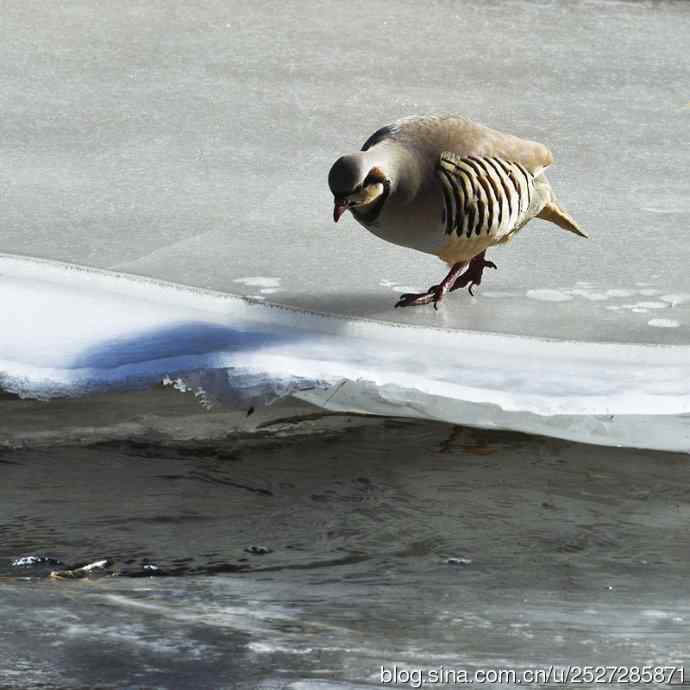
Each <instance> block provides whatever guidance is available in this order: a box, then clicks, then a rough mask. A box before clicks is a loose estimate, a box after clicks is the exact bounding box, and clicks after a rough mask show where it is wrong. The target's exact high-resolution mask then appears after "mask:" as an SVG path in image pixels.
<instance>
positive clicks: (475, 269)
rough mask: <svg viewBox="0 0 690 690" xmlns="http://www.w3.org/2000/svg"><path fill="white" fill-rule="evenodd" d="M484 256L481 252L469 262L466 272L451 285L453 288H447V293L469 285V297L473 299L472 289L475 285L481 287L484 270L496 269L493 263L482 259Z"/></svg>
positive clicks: (484, 252)
mask: <svg viewBox="0 0 690 690" xmlns="http://www.w3.org/2000/svg"><path fill="white" fill-rule="evenodd" d="M485 254H486V251H483V252H482V253H481V254H477V256H475V257H474V258H473V259H472V261H470V265H469V266H468V267H467V270H466V271H465V272H464V273H463V274H462V275H461V276H460V277H459V278H458V279H457V280H456V281H455V283H453V286H452V287H451V288H449V290H448V292H453V290H458V289H459V288H463V287H465V286H466V285H469V288H468V290H469V291H470V295H472V297H474V293H473V292H472V288H473V287H474V286H475V285H481V283H482V273H484V269H485V268H496V264H495V263H494V262H493V261H486V259H484V255H485Z"/></svg>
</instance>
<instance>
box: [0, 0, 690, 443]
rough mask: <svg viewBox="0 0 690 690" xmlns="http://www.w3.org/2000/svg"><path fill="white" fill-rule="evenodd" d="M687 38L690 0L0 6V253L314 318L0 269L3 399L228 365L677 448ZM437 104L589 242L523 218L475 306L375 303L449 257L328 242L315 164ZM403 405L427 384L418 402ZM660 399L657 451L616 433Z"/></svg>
mask: <svg viewBox="0 0 690 690" xmlns="http://www.w3.org/2000/svg"><path fill="white" fill-rule="evenodd" d="M688 36H690V5H688V4H687V3H672V2H669V3H666V2H654V3H651V2H650V3H647V2H642V3H632V2H631V3H628V2H616V3H608V2H587V3H583V4H578V5H574V4H571V3H561V2H555V1H554V2H549V1H545V2H538V3H531V2H521V1H516V2H483V1H482V2H478V1H477V2H466V3H463V4H462V5H457V6H456V5H448V4H447V3H442V2H434V3H431V4H427V5H425V7H424V11H423V16H420V9H419V6H418V5H415V4H414V3H397V4H395V5H391V4H384V3H375V2H374V3H372V2H370V1H368V2H364V0H360V1H358V2H348V3H337V2H334V1H331V2H327V3H308V2H305V3H300V4H299V5H297V6H295V7H292V8H291V9H290V12H289V13H287V12H283V11H276V9H275V8H274V7H272V6H270V5H266V4H262V3H252V4H246V3H244V4H241V3H235V2H219V1H214V0H212V1H211V2H207V3H203V4H197V3H191V4H186V5H185V6H184V7H183V8H180V7H177V8H175V9H174V11H173V10H172V9H171V8H170V6H169V4H168V3H164V2H157V1H154V2H149V3H145V4H143V3H136V2H129V3H125V4H124V5H122V4H119V5H118V6H117V7H114V6H113V7H108V6H103V5H102V4H99V3H94V2H89V1H83V2H73V3H69V5H55V4H47V5H46V4H42V3H24V4H16V3H15V4H13V5H12V6H9V7H7V8H4V10H3V22H2V25H1V26H0V39H1V40H0V59H2V64H3V66H4V69H3V70H2V74H0V103H1V105H2V112H3V117H2V120H1V121H0V135H1V136H0V142H1V144H0V146H1V147H2V157H3V171H4V172H3V174H2V178H1V179H0V185H1V187H2V198H3V224H2V230H1V231H0V250H1V251H3V252H7V253H14V254H23V255H30V256H37V257H43V258H47V259H55V260H62V261H68V262H74V263H78V264H82V265H88V266H93V267H97V268H102V269H114V270H116V271H123V272H127V273H134V274H140V275H143V276H148V277H153V278H157V279H161V280H166V281H173V282H178V283H184V284H187V285H192V286H197V287H200V288H205V289H213V290H218V291H221V292H223V293H236V294H237V293H239V294H244V295H248V296H251V297H253V298H254V299H255V300H256V301H261V302H264V303H269V302H270V303H277V304H283V305H289V306H292V307H298V308H300V309H309V310H315V311H318V312H324V313H328V314H331V315H333V317H332V318H330V319H325V318H318V319H317V318H316V317H312V316H305V315H302V316H296V315H295V313H294V312H286V311H283V310H279V309H275V308H273V309H269V308H268V307H267V308H266V309H267V310H265V311H264V310H262V309H260V308H259V307H258V306H257V305H256V304H252V305H250V304H247V303H244V302H241V301H233V300H232V299H225V298H222V297H220V296H218V295H215V296H209V295H202V294H201V293H192V292H187V291H182V290H178V291H175V290H172V291H169V290H168V291H166V290H167V288H166V290H163V291H162V292H161V291H160V290H157V289H156V288H155V287H154V286H153V285H152V284H150V283H139V284H135V283H127V285H128V287H126V288H123V290H124V292H122V291H120V292H118V290H120V288H117V289H116V290H114V294H111V292H112V290H113V283H112V282H108V280H106V279H105V278H103V277H102V276H101V277H94V275H89V274H86V273H80V274H78V275H79V278H78V280H77V278H75V277H74V276H72V279H73V282H70V280H72V279H70V280H67V281H66V282H65V281H64V280H63V277H62V276H61V275H57V273H54V272H51V271H53V270H55V271H57V269H51V268H50V267H48V266H44V267H43V268H42V269H41V270H40V271H38V272H32V271H28V272H25V271H24V269H23V268H22V269H21V270H20V269H19V268H17V267H18V266H19V264H17V263H14V264H12V266H14V268H12V270H10V269H8V266H9V265H10V264H11V263H12V262H10V263H9V264H8V261H9V260H3V271H6V276H9V277H6V279H4V281H3V290H2V299H3V303H4V305H6V312H5V314H3V316H2V319H3V321H4V326H3V330H2V332H1V334H0V349H1V353H2V359H3V361H4V365H3V370H4V372H5V383H6V385H7V386H9V387H11V388H12V389H16V390H21V391H22V393H23V394H40V395H57V394H60V395H62V394H67V393H69V394H74V393H77V392H84V391H86V390H92V389H94V388H97V387H99V386H104V385H110V384H117V385H125V384H127V385H144V383H146V382H150V380H151V379H152V378H153V377H155V376H159V375H162V374H164V373H170V372H173V371H185V370H188V371H192V370H195V371H196V372H197V374H196V376H197V378H196V379H194V382H193V383H194V385H198V386H202V385H203V386H206V387H209V386H210V388H212V389H214V390H213V391H212V392H211V395H212V397H213V396H215V397H221V398H222V397H224V396H225V397H226V398H227V397H228V396H231V391H230V390H229V389H228V387H227V386H226V385H225V383H226V382H225V380H224V379H223V376H224V374H222V375H218V374H214V376H213V382H209V381H208V380H207V379H208V376H209V375H210V374H208V372H210V371H213V372H221V371H225V369H226V368H227V366H233V367H245V368H248V370H250V371H252V372H255V371H258V370H259V369H261V370H262V371H270V372H271V376H270V377H269V378H270V385H271V386H273V385H275V384H276V381H277V380H280V386H279V387H280V391H279V392H280V393H284V392H285V391H286V390H288V389H289V390H293V389H299V390H302V389H303V387H304V386H308V387H313V386H317V387H316V388H313V390H311V391H309V392H303V393H301V395H303V396H305V397H309V398H310V399H311V400H312V402H318V403H319V404H324V405H325V404H328V405H329V406H332V407H338V406H339V405H342V406H344V407H348V406H359V407H358V409H369V410H374V409H376V410H377V411H386V413H390V411H391V409H393V408H394V409H397V410H398V411H399V412H402V411H404V412H405V413H406V414H413V415H421V416H424V415H431V416H433V417H435V418H442V419H448V420H453V421H457V420H459V419H464V420H465V421H468V419H471V420H472V421H473V422H474V423H477V424H498V425H500V426H508V427H510V428H523V429H526V430H531V431H541V432H542V433H546V432H547V431H548V433H556V434H565V435H568V436H569V437H576V438H588V439H592V438H594V437H596V438H598V439H599V440H600V441H601V442H608V443H618V442H630V439H631V434H632V435H633V436H635V438H636V439H637V440H636V441H635V443H640V444H642V445H651V446H654V447H666V446H667V445H670V446H672V447H681V446H682V447H685V448H687V447H688V443H687V438H688V431H687V420H686V419H683V418H678V417H677V416H676V415H677V414H679V413H686V412H688V407H689V406H690V402H689V398H688V395H687V389H686V383H685V382H686V381H687V380H688V377H687V376H686V375H685V374H686V367H687V366H688V361H689V359H690V358H688V350H687V345H688V344H689V343H690V275H689V274H688V271H687V266H688V259H689V258H690V253H689V252H688V249H687V217H688V211H689V210H690V194H688V191H689V190H688V177H687V160H688V148H687V127H688V121H689V118H690V107H689V106H690V104H689V103H688V101H689V99H690V97H689V96H688V92H687V83H688V76H689V75H690V51H689V50H688V49H687V48H688ZM428 111H455V112H462V113H464V114H466V115H469V116H471V117H473V118H475V119H478V120H480V121H482V122H484V123H486V124H489V125H492V126H494V127H497V128H499V129H504V130H507V131H511V132H514V133H517V134H520V135H523V136H526V137H529V138H534V139H537V140H540V141H543V142H544V143H546V144H547V145H548V146H549V147H550V148H551V149H552V150H553V151H554V153H555V156H556V165H555V166H554V167H553V170H552V173H551V175H550V177H551V179H552V182H553V184H554V186H555V189H556V191H557V193H558V195H559V198H560V200H561V201H562V203H563V205H564V207H565V208H567V209H568V210H569V211H570V212H571V213H572V214H573V216H574V217H575V218H577V220H578V221H579V222H580V224H581V225H582V226H583V227H584V228H585V229H586V230H587V231H588V232H589V233H590V234H591V235H592V240H591V241H584V240H580V239H579V238H575V237H572V236H570V235H569V234H567V233H564V232H562V231H559V230H557V229H554V228H552V227H551V226H548V225H546V224H545V223H543V222H541V221H536V222H534V223H532V224H530V226H529V227H528V228H527V229H526V230H525V231H524V232H523V233H521V234H520V236H519V237H517V238H516V240H515V241H514V242H512V243H510V245H508V246H507V247H505V248H501V249H497V250H495V251H493V252H492V254H491V258H492V259H494V260H495V261H496V263H497V264H498V266H499V270H498V271H491V272H487V273H488V274H487V276H486V279H485V282H484V284H483V285H482V286H481V289H480V290H479V291H478V297H477V298H476V299H472V298H470V297H469V296H468V295H467V294H454V295H452V296H451V297H450V298H449V299H448V300H447V301H446V303H445V304H444V305H442V308H441V309H440V310H439V311H438V312H435V311H434V310H433V309H431V308H421V309H410V310H394V309H393V308H392V306H393V304H394V302H395V300H396V299H397V296H398V295H399V293H400V292H401V291H405V290H408V289H410V288H419V289H423V288H426V287H427V286H428V285H430V284H433V283H435V282H437V281H438V279H439V277H440V276H441V275H442V273H443V271H444V266H443V265H442V264H441V263H440V262H438V261H437V260H436V259H435V258H433V257H428V256H424V255H421V254H418V253H415V252H412V251H409V250H404V249H402V248H398V247H394V246H392V245H388V244H386V243H383V242H381V241H380V240H378V239H376V238H374V237H373V236H370V235H369V234H368V233H366V232H365V231H364V230H363V229H361V228H360V227H359V226H357V225H356V224H355V223H354V221H353V220H352V219H350V218H348V219H347V220H344V221H341V223H340V224H339V225H338V226H335V225H334V224H333V223H332V220H331V210H332V207H331V198H330V194H329V191H328V188H327V184H326V176H327V172H328V169H329V166H330V165H331V163H332V162H333V160H334V159H335V158H336V157H337V156H338V155H340V154H341V153H343V152H347V151H351V150H355V149H357V148H358V147H359V146H360V145H361V143H362V142H363V141H364V140H365V139H366V138H367V137H368V135H369V134H370V133H371V132H372V131H373V130H374V129H376V128H377V127H378V126H380V125H382V124H384V123H386V122H388V121H391V120H393V119H395V118H397V117H400V116H402V115H407V114H411V113H419V112H428ZM15 268H17V270H16V271H15ZM44 269H45V275H44V274H43V271H44ZM7 271H9V273H7ZM58 273H59V271H58ZM10 274H11V275H10ZM75 275H76V274H75ZM39 277H40V278H41V279H43V282H41V280H38V278H39ZM74 281H76V282H74ZM103 281H105V282H103ZM118 285H120V287H121V286H122V285H123V283H118ZM70 286H71V287H70ZM101 288H103V289H101ZM46 291H47V292H46ZM163 293H165V294H163ZM68 294H69V297H68ZM178 299H179V300H180V301H179V302H178V301H177V300H178ZM219 305H222V306H219ZM337 317H347V318H349V319H352V320H351V321H350V322H349V321H346V320H342V318H337ZM362 318H366V319H373V320H376V321H378V322H387V323H388V324H389V325H388V326H387V327H384V326H383V325H380V324H379V325H375V324H366V325H364V324H363V323H362V322H361V321H358V320H357V319H362ZM254 321H256V322H257V323H259V324H260V327H257V330H254ZM249 322H251V323H249ZM190 324H191V326H190ZM400 324H403V325H415V326H423V327H426V328H427V330H426V331H417V330H414V329H410V328H401V327H400ZM245 328H246V329H247V330H246V331H245V330H242V329H245ZM166 329H168V330H166ZM237 329H240V330H237ZM276 329H277V330H276ZM432 329H433V330H432ZM436 329H443V330H442V331H440V330H436ZM489 333H494V334H501V335H500V337H499V336H497V335H496V336H491V335H488V334H489ZM10 334H11V335H10ZM135 334H140V335H141V334H147V335H144V336H141V340H139V341H137V342H132V338H134V337H135ZM152 334H153V335H152ZM286 334H288V335H286ZM315 334H318V337H315ZM482 334H484V335H482ZM154 336H155V337H154ZM509 336H512V337H509ZM514 336H531V337H536V338H548V339H555V340H561V341H577V342H579V343H583V344H585V345H586V344H587V343H601V345H600V346H598V347H594V348H592V347H590V346H589V345H588V346H586V347H585V346H584V345H583V346H580V345H573V344H569V343H567V342H561V343H558V344H554V343H552V344H549V345H548V346H547V345H546V344H545V343H544V342H543V341H522V340H517V339H515V337H514ZM137 337H139V336H137ZM286 338H287V339H286ZM350 338H351V339H350ZM228 340H230V341H231V342H232V343H233V345H232V347H231V348H230V350H228ZM606 342H618V343H625V344H626V345H625V346H624V347H613V346H607V345H603V343H606ZM631 343H638V344H647V345H657V346H659V345H663V346H673V347H671V348H668V349H653V348H649V347H640V348H635V347H632V346H631V345H630V344H631ZM353 347H356V352H357V353H358V355H360V358H359V359H357V360H356V361H353V359H352V357H351V356H350V355H351V352H352V349H351V348H353ZM132 353H136V354H135V355H133V354H132ZM228 353H230V354H228ZM269 353H270V354H269ZM338 357H341V359H340V360H338ZM535 358H536V359H535ZM154 360H155V362H156V364H155V366H154V365H152V364H151V362H152V361H154ZM298 362H299V363H300V364H299V365H298ZM305 362H308V364H306V363H305ZM288 365H289V366H288ZM200 371H202V372H204V374H203V377H206V378H204V381H203V382H202V381H201V379H200V378H199V376H202V375H201V374H199V373H198V372H200ZM278 374H280V376H278ZM399 376H402V379H400V378H399ZM396 377H397V378H396ZM683 377H685V378H683ZM343 380H347V381H357V380H367V381H370V382H372V386H373V388H372V387H370V388H368V389H367V392H366V395H364V396H363V394H362V393H361V391H362V389H361V388H358V389H357V390H355V389H353V388H352V387H351V386H350V385H349V384H347V385H344V386H340V387H339V388H337V390H335V389H333V388H332V387H333V386H334V385H335V384H334V381H343ZM219 381H220V383H219ZM432 381H433V382H434V383H433V385H432V384H431V383H430V382H432ZM234 383H235V384H237V383H238V381H237V380H235V381H234ZM244 383H245V384H247V385H250V384H251V385H254V384H256V385H266V380H262V382H259V383H257V382H256V381H255V380H252V381H251V382H249V383H247V382H246V381H245V382H244ZM322 385H323V386H325V388H323V389H322V388H321V387H320V386H322ZM281 386H282V387H281ZM391 386H393V387H395V391H396V393H395V395H393V393H391V388H390V387H391ZM402 389H404V390H414V391H416V393H415V396H416V395H418V394H420V391H421V392H423V393H424V395H427V396H437V397H434V398H433V399H434V400H436V405H435V408H434V410H433V412H430V409H431V408H430V407H429V405H428V404H427V403H428V401H427V403H424V404H422V403H421V402H420V400H419V399H418V398H416V397H410V396H408V394H407V393H406V394H405V395H403V396H402V398H401V397H399V394H398V391H400V390H402ZM324 390H325V391H327V392H326V393H324V392H323V391H324ZM478 391H481V392H478ZM324 396H327V397H324ZM372 396H373V397H376V398H377V399H379V398H380V399H381V400H380V402H379V403H377V404H376V405H374V403H373V402H372V399H373V397H372ZM392 399H394V402H392V403H391V400H392ZM430 399H431V398H429V400H430ZM365 401H368V402H366V404H365ZM450 401H462V403H458V404H462V405H468V404H470V405H473V406H475V407H473V410H474V411H473V412H472V414H469V412H468V410H467V409H466V408H463V411H462V412H459V411H458V409H457V408H455V407H454V406H453V405H451V404H450ZM478 405H480V406H484V407H481V408H477V407H476V406H478ZM479 410H481V414H478V411H479ZM652 413H654V414H655V415H659V416H656V417H655V420H656V421H657V422H659V421H660V420H661V419H662V418H663V419H665V420H666V422H665V423H667V424H669V425H670V427H671V428H672V429H673V430H674V431H673V432H671V431H670V430H669V429H667V430H666V431H665V432H664V434H663V436H664V437H665V438H664V439H662V438H656V437H655V438H651V437H652V436H655V435H654V434H651V432H649V431H647V430H645V432H644V434H642V431H640V428H641V427H640V425H639V423H638V422H639V420H637V419H636V418H635V419H633V417H632V415H641V418H642V419H646V418H647V416H648V415H650V414H652ZM514 415H517V416H518V417H519V420H516V418H515V417H514ZM526 415H532V416H530V417H528V416H526ZM547 415H548V416H547ZM554 415H555V416H554ZM592 415H631V416H630V417H628V418H626V419H627V422H625V420H623V421H622V418H621V417H619V416H616V417H615V418H614V419H610V418H609V417H608V416H607V417H606V419H605V420H604V419H600V418H598V417H597V418H595V417H593V416H592ZM564 420H566V421H564ZM583 420H589V421H586V422H583ZM592 420H595V421H592ZM624 422H625V424H624ZM583 424H584V425H585V427H586V429H585V430H583V429H582V425H583ZM621 424H624V426H625V431H623V430H622V427H621V426H620V425H621ZM679 425H680V427H679ZM566 427H567V428H568V429H569V431H567V432H566V431H564V429H565V428H566ZM594 427H596V430H594ZM574 428H576V430H573V429H574ZM656 428H657V429H658V428H659V427H656ZM679 428H680V429H681V430H680V431H679V430H678V429H679ZM635 430H637V431H635ZM595 431H596V433H595ZM642 436H644V439H643V438H642ZM648 437H649V438H648ZM650 439H651V440H650ZM669 439H672V440H669ZM679 439H680V440H679ZM683 444H684V445H683Z"/></svg>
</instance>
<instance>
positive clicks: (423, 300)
mask: <svg viewBox="0 0 690 690" xmlns="http://www.w3.org/2000/svg"><path fill="white" fill-rule="evenodd" d="M444 292H445V290H443V289H442V288H441V286H440V285H432V286H431V287H430V288H429V289H428V290H427V291H426V292H419V293H417V292H406V293H404V294H402V295H400V299H399V300H398V301H397V302H396V303H395V308H396V309H397V308H398V307H417V306H419V305H422V304H430V303H433V305H434V309H436V310H437V311H438V303H439V302H440V301H441V299H442V298H443V293H444Z"/></svg>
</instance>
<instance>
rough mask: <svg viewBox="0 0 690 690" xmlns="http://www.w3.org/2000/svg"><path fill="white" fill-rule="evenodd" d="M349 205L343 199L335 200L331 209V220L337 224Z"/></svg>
mask: <svg viewBox="0 0 690 690" xmlns="http://www.w3.org/2000/svg"><path fill="white" fill-rule="evenodd" d="M349 207H350V204H349V203H348V202H347V201H346V200H345V199H336V200H335V206H334V207H333V220H334V221H335V222H336V223H337V222H338V220H339V219H340V216H342V215H343V213H345V211H347V209H348V208H349Z"/></svg>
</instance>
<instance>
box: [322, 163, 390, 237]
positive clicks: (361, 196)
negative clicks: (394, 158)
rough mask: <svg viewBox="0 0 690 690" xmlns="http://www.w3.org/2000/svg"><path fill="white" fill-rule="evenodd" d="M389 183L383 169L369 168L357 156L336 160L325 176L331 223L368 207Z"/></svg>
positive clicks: (369, 166) (368, 165) (368, 164)
mask: <svg viewBox="0 0 690 690" xmlns="http://www.w3.org/2000/svg"><path fill="white" fill-rule="evenodd" d="M389 184H390V182H389V180H388V178H387V177H386V175H385V173H384V172H383V170H382V169H381V168H380V167H379V166H378V165H374V166H371V165H370V163H369V162H368V161H367V157H366V156H364V155H362V154H361V153H359V154H353V155H350V156H342V157H341V158H338V160H337V161H336V162H335V163H334V164H333V167H332V168H331V171H330V172H329V173H328V185H329V187H330V188H331V192H333V203H334V207H333V220H334V221H335V222H336V223H337V222H338V219H339V218H340V216H342V215H343V213H345V211H347V210H349V209H352V208H357V207H358V206H368V205H369V204H372V203H373V202H374V201H376V200H377V199H378V198H379V197H380V196H381V195H382V194H384V192H385V191H386V189H387V187H388V185H389Z"/></svg>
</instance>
